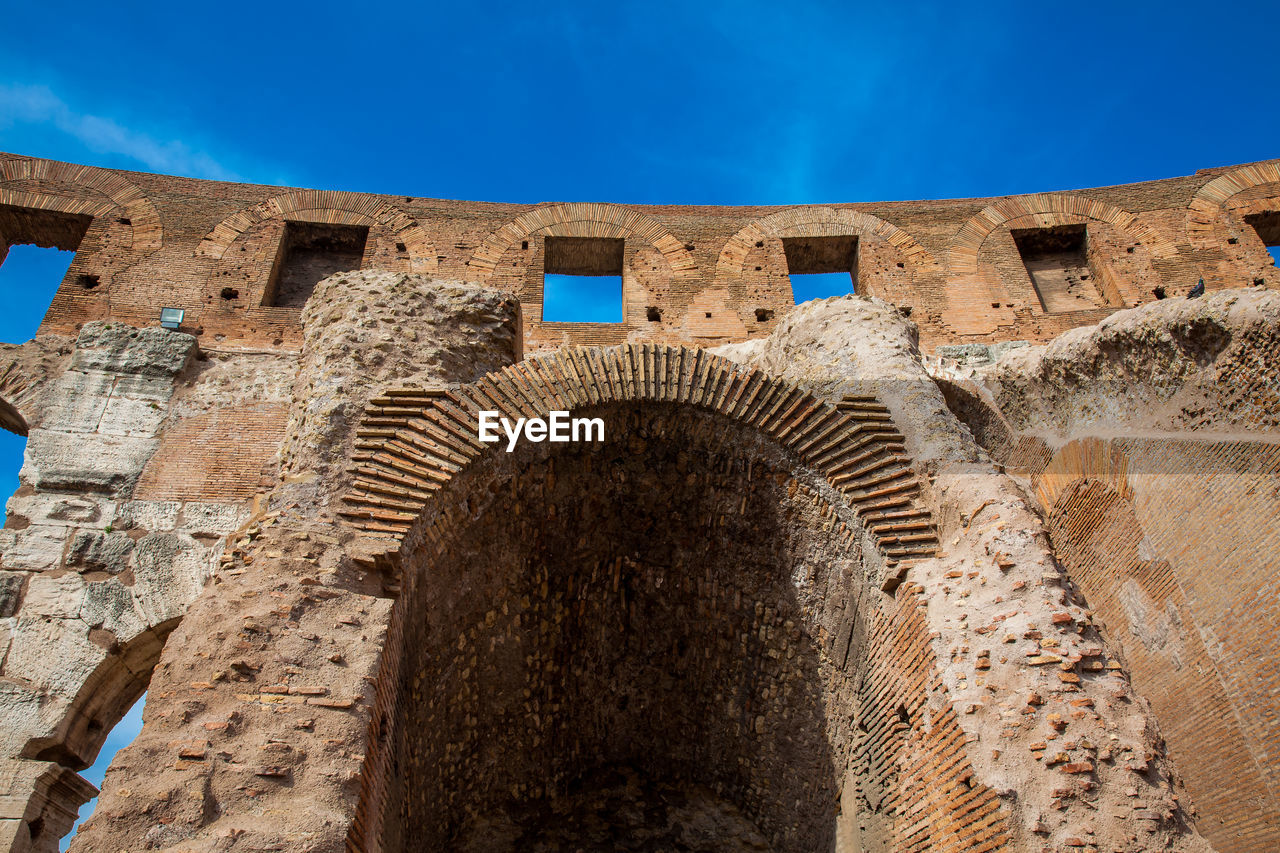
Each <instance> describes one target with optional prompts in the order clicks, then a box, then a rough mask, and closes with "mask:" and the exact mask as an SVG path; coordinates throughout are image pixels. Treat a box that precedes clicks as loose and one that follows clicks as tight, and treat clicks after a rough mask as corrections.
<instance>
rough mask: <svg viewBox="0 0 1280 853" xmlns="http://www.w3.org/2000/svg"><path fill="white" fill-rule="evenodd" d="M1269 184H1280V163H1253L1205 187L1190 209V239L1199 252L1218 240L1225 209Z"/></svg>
mask: <svg viewBox="0 0 1280 853" xmlns="http://www.w3.org/2000/svg"><path fill="white" fill-rule="evenodd" d="M1266 184H1280V160H1273V161H1271V162H1268V163H1253V164H1251V165H1249V166H1241V167H1240V168H1239V169H1232V170H1231V171H1230V172H1227V173H1225V174H1222V175H1219V176H1218V177H1216V178H1214V179H1213V180H1212V181H1209V182H1208V183H1207V184H1205V185H1204V186H1202V187H1201V188H1200V189H1199V191H1197V192H1196V194H1195V195H1194V196H1192V198H1191V203H1190V205H1188V207H1187V219H1186V229H1187V240H1188V242H1190V243H1191V245H1192V246H1193V247H1195V248H1197V249H1205V248H1209V247H1210V246H1211V245H1212V244H1213V243H1214V242H1215V241H1216V237H1215V234H1214V225H1215V223H1216V222H1217V220H1218V216H1219V215H1220V214H1221V213H1222V209H1223V208H1224V207H1225V206H1226V205H1227V204H1228V203H1230V201H1231V199H1233V198H1234V197H1235V196H1237V195H1239V194H1240V193H1242V192H1244V191H1245V190H1250V189H1253V188H1254V187H1260V186H1264V185H1266Z"/></svg>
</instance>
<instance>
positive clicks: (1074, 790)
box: [0, 155, 1280, 853]
mask: <svg viewBox="0 0 1280 853" xmlns="http://www.w3.org/2000/svg"><path fill="white" fill-rule="evenodd" d="M1278 240H1280V167H1277V165H1276V163H1274V162H1268V163H1261V164H1252V165H1249V166H1242V167H1236V168H1228V169H1215V170H1210V171H1207V172H1202V173H1198V174H1197V175H1194V176H1188V177H1184V178H1175V179H1172V180H1168V181H1158V182H1149V183H1145V184H1138V185H1132V186H1125V187H1104V188H1097V189H1091V190H1082V191H1072V192H1057V193H1043V194H1036V195H1028V196H1018V197H1010V198H993V199H969V200H953V201H922V202H900V203H868V204H828V205H801V206H795V207H787V208H767V207H734V208H712V207H675V206H625V205H616V204H604V203H582V202H574V203H548V204H539V205H514V204H489V203H472V202H454V201H439V200H431V199H419V198H412V197H404V196H377V195H371V194H362V193H351V192H327V191H313V190H293V189H287V188H286V189H282V188H279V187H264V186H250V185H238V184H227V183H217V182H204V181H195V180H188V179H180V178H171V177H165V176H156V175H145V174H134V173H123V172H114V171H111V170H100V169H91V168H88V167H80V166H71V165H68V164H61V163H54V162H50V161H43V160H37V159H32V158H25V157H20V156H15V155H0V259H2V256H3V253H4V252H5V251H7V249H8V247H9V246H10V245H14V244H20V243H37V244H40V245H59V246H65V247H66V248H76V249H77V253H76V258H75V261H74V262H73V263H72V266H71V270H70V271H69V273H68V275H67V278H66V279H65V280H64V282H63V283H62V286H61V287H60V289H59V291H58V294H57V296H56V297H55V299H54V302H53V304H52V306H51V307H50V310H49V312H48V315H47V316H46V318H45V322H44V324H43V326H42V329H41V332H42V333H41V335H40V336H39V337H38V338H37V339H36V340H35V341H32V342H30V343H28V344H25V345H22V346H20V347H12V348H6V349H5V350H3V352H2V353H0V355H3V359H4V360H3V362H2V363H0V426H4V427H6V428H10V429H14V430H15V431H23V430H29V432H30V434H31V443H30V445H29V447H28V451H29V452H28V462H27V466H26V467H25V468H24V471H23V475H22V476H23V479H22V483H23V487H22V489H21V490H20V491H19V493H18V494H17V495H15V496H14V498H13V499H12V500H11V501H10V504H9V510H10V518H9V523H8V524H7V525H6V527H5V529H4V530H2V531H0V647H3V648H0V747H2V748H3V750H4V751H3V752H0V849H8V850H10V851H15V852H16V851H20V853H53V851H54V850H55V849H57V846H58V837H57V836H58V835H60V834H61V833H63V832H64V831H65V830H66V827H67V826H68V825H69V823H70V816H71V814H72V812H73V809H74V807H75V806H76V805H78V804H79V802H81V801H83V800H84V799H85V798H86V797H87V796H88V794H89V789H88V786H87V785H85V784H84V783H83V780H81V779H80V778H79V776H78V775H77V770H78V769H79V768H81V767H83V766H85V765H86V764H88V763H89V762H90V761H91V760H92V759H93V757H94V755H95V754H96V752H97V750H98V748H99V747H100V745H101V743H102V740H103V738H104V737H105V735H106V732H107V730H109V729H110V727H111V726H112V725H113V724H114V722H115V721H116V720H118V719H119V716H120V714H121V713H123V711H124V709H125V707H127V705H128V702H129V701H130V700H131V699H132V698H133V697H135V696H137V695H138V694H139V693H140V692H141V691H142V690H143V689H147V690H149V691H150V692H149V695H150V696H151V697H152V702H151V703H150V704H149V705H148V711H147V715H146V726H145V727H144V731H143V733H142V735H140V737H139V739H138V741H137V742H136V743H135V745H134V746H133V747H131V748H130V749H129V750H126V751H125V752H123V753H122V754H121V755H120V756H119V757H118V758H117V760H116V761H115V763H114V765H113V769H112V771H111V774H109V775H108V778H107V781H106V782H105V783H104V792H103V796H102V797H101V800H100V806H99V811H98V813H97V815H96V816H95V817H94V819H93V820H92V821H91V822H90V823H89V824H88V825H87V826H86V828H85V829H84V830H82V832H81V834H80V836H79V837H78V838H77V839H76V840H75V841H74V842H73V848H72V849H73V850H77V851H85V853H89V852H90V851H106V853H115V851H119V850H134V849H168V850H171V851H173V853H178V851H182V850H190V849H225V850H229V851H237V850H244V851H249V850H254V851H256V850H268V849H269V850H280V851H290V853H302V851H307V852H308V853H313V851H334V852H335V853H336V851H338V850H341V849H343V848H344V846H345V847H346V849H349V850H355V851H361V853H375V851H379V853H402V851H405V850H409V849H415V848H417V847H431V848H432V849H453V848H457V849H483V850H492V851H505V850H519V849H614V848H619V847H624V846H628V845H630V846H631V847H635V846H637V845H638V846H639V847H640V848H642V849H650V850H658V849H671V848H673V847H682V848H683V849H690V850H711V849H717V850H723V849H740V850H759V849H776V850H780V851H781V850H795V851H801V850H803V851H811V850H824V851H826V850H831V849H840V850H863V849H866V850H881V849H886V850H887V849H893V850H913V851H921V853H923V851H926V850H956V851H961V850H964V851H974V853H977V852H978V851H993V850H999V849H1009V850H1013V849H1017V850H1039V849H1046V850H1055V851H1061V850H1068V849H1080V850H1086V851H1088V850H1095V851H1096V850H1109V851H1120V850H1126V851H1127V850H1138V849H1164V850H1169V851H1178V853H1182V851H1186V853H1191V851H1196V853H1202V852H1203V851H1205V850H1206V849H1207V848H1206V845H1205V842H1204V839H1203V838H1202V837H1201V835H1200V834H1198V833H1197V829H1196V827H1193V826H1192V821H1191V818H1190V815H1191V814H1192V813H1193V809H1194V810H1196V811H1195V813H1196V814H1198V815H1199V816H1200V827H1199V829H1200V831H1201V832H1202V833H1203V834H1204V835H1207V836H1208V837H1209V838H1210V839H1211V840H1212V841H1213V842H1214V843H1215V844H1217V846H1218V847H1219V848H1220V849H1223V850H1231V851H1235V850H1246V849H1257V848H1260V847H1264V846H1267V845H1271V846H1275V845H1276V843H1277V842H1280V835H1277V832H1280V830H1277V829H1276V827H1277V825H1278V824H1280V799H1278V798H1277V791H1276V790H1275V783H1274V779H1275V778H1277V776H1278V775H1280V767H1278V766H1277V765H1276V759H1275V757H1274V756H1277V755H1280V723H1278V722H1277V721H1278V720H1280V717H1278V716H1277V715H1276V712H1275V708H1276V701H1275V695H1276V694H1277V692H1278V691H1280V681H1277V674H1276V669H1275V667H1274V666H1273V665H1272V663H1273V658H1274V656H1273V655H1272V654H1271V652H1270V645H1271V644H1272V640H1273V638H1274V634H1275V630H1276V628H1277V626H1280V611H1277V609H1276V607H1275V606H1274V603H1275V596H1274V584H1275V580H1274V579H1275V577H1276V576H1277V575H1278V574H1280V566H1278V565H1276V561H1275V559H1274V556H1273V555H1274V554H1275V553H1276V552H1277V548H1278V547H1280V542H1277V541H1276V538H1277V533H1276V531H1277V527H1276V525H1275V523H1274V522H1275V519H1276V518H1277V517H1280V499H1277V497H1276V496H1277V494H1278V492H1277V488H1276V482H1277V478H1278V477H1280V452H1277V450H1276V448H1277V447H1278V446H1280V445H1278V444H1277V443H1276V442H1275V441H1273V440H1272V438H1273V436H1271V435H1270V433H1269V432H1268V431H1274V427H1275V426H1276V425H1277V424H1280V414H1278V410H1280V406H1278V405H1277V400H1278V399H1280V396H1277V391H1276V387H1275V383H1274V374H1275V364H1274V362H1275V357H1274V352H1275V350H1276V342H1277V335H1278V334H1280V332H1277V331H1276V330H1277V329H1278V328H1280V300H1275V298H1274V295H1272V294H1265V293H1260V292H1256V291H1257V290H1258V289H1257V288H1254V289H1253V291H1251V292H1246V291H1245V290H1243V289H1239V288H1243V287H1245V286H1249V285H1253V284H1255V283H1256V282H1257V281H1259V280H1260V281H1262V282H1263V283H1265V284H1272V283H1274V282H1272V281H1271V278H1273V277H1275V272H1274V267H1273V266H1272V265H1271V263H1270V258H1269V255H1267V252H1266V244H1268V243H1273V242H1276V241H1278ZM557 241H558V242H557ZM73 244H74V245H73ZM593 253H594V254H593ZM548 255H550V260H549V261H548ZM606 255H607V257H606ZM606 260H607V270H605V266H604V264H605V261H606ZM619 265H620V268H621V288H622V293H621V296H622V303H623V321H622V322H620V323H605V324H586V323H557V322H547V321H544V319H543V316H542V303H543V276H544V272H547V271H550V272H560V273H567V274H574V273H578V274H582V273H584V272H590V271H595V272H601V271H602V270H605V271H606V272H607V274H609V275H615V274H616V272H617V270H618V268H619ZM345 267H358V268H359V269H356V270H352V271H350V272H342V271H339V272H336V273H334V274H333V275H331V276H328V277H327V278H326V277H323V275H324V274H325V273H328V272H332V271H334V270H342V269H344V268H345ZM828 267H831V268H833V269H834V270H835V271H846V270H847V271H849V272H850V273H851V275H852V280H853V282H854V285H855V289H856V291H857V293H858V294H859V296H858V297H855V298H847V299H839V300H828V301H824V302H813V303H809V304H807V305H805V306H803V307H800V308H796V307H795V306H794V305H793V297H792V293H791V286H790V281H789V275H790V273H792V272H794V273H795V274H803V273H807V272H820V271H831V270H827V268H828ZM601 274H604V273H603V272H601ZM1200 277H1204V278H1205V280H1206V283H1207V285H1208V289H1209V291H1210V293H1209V295H1208V296H1207V297H1205V298H1204V299H1201V300H1195V301H1188V300H1185V299H1181V298H1179V299H1175V300H1169V301H1165V302H1158V301H1156V299H1157V296H1156V294H1157V293H1158V292H1164V293H1165V294H1166V295H1170V296H1175V297H1181V296H1183V295H1184V294H1185V292H1186V290H1187V289H1189V288H1190V286H1191V285H1192V284H1194V282H1195V281H1196V280H1197V279H1198V278H1200ZM1228 290H1229V291H1230V292H1219V291H1228ZM861 297H873V298H870V299H868V298H861ZM880 300H884V301H880ZM1140 303H1146V305H1145V306H1144V307H1143V308H1141V309H1140V310H1138V311H1133V312H1127V313H1126V314H1122V315H1117V314H1116V311H1117V310H1119V309H1121V308H1124V307H1128V306H1134V305H1138V304H1140ZM1237 303H1238V304H1237ZM161 306H171V307H179V308H183V309H185V310H186V311H187V317H186V321H185V323H184V327H183V329H182V330H181V331H180V332H178V333H171V332H168V331H164V330H161V329H159V328H155V326H156V320H157V314H158V310H159V308H160V307H161ZM1233 306H1234V307H1233ZM1134 316H1140V317H1146V318H1149V319H1148V320H1145V321H1143V320H1139V321H1135V320H1133V319H1132V318H1133V317H1134ZM904 317H909V318H910V321H909V322H908V321H907V320H905V319H904ZM98 319H105V320H110V321H112V322H107V323H93V322H91V321H93V320H98ZM1102 320H1106V323H1103V324H1101V325H1099V326H1098V327H1095V328H1094V329H1092V330H1080V331H1077V332H1074V333H1073V334H1071V335H1065V336H1062V337H1061V338H1060V339H1058V341H1057V343H1055V344H1054V346H1055V347H1057V349H1054V351H1053V352H1054V355H1053V357H1045V358H1043V359H1042V360H1037V359H1038V358H1040V357H1039V356H1033V355H1032V354H1031V351H1032V350H1037V351H1038V350H1039V348H1036V347H1024V348H1023V349H1021V350H1009V351H1008V356H1007V358H1008V359H1009V362H1008V363H1014V362H1017V363H1019V364H1021V365H1023V367H1022V368H1021V369H1019V370H1013V371H1011V375H1000V376H997V377H996V378H995V379H990V380H989V381H990V384H989V385H983V384H982V381H979V380H978V379H974V377H973V376H972V375H971V376H968V377H965V376H964V375H962V372H961V371H959V370H958V369H957V370H956V371H955V372H952V373H948V374H947V380H946V381H944V382H942V383H940V384H941V386H942V391H941V392H940V391H939V388H938V385H937V384H935V382H934V381H933V380H932V379H931V378H930V376H929V375H928V373H926V371H925V368H924V366H923V364H922V359H921V357H920V356H921V350H923V351H924V352H925V353H926V354H928V353H929V352H930V351H931V350H933V349H934V348H935V347H937V346H938V345H940V344H956V343H961V344H974V345H976V346H974V347H970V348H968V349H966V350H965V352H968V351H970V350H980V351H981V352H982V353H983V354H989V355H992V356H995V355H996V354H997V351H1001V352H1003V351H1004V348H1003V347H988V346H986V345H987V344H995V343H1001V342H1006V341H1012V340H1029V341H1043V340H1047V339H1049V338H1053V337H1054V336H1055V335H1058V334H1059V333H1061V332H1065V331H1068V330H1072V329H1077V328H1078V327H1081V326H1086V325H1089V324H1093V323H1097V322H1099V321H1102ZM912 324H915V325H912ZM1059 344H1060V346H1059ZM562 345H563V346H562ZM721 345H724V346H721ZM711 346H720V348H719V349H717V350H715V351H714V352H712V351H709V350H708V348H709V347H711ZM526 353H531V355H530V356H529V357H525V354H526ZM1019 353H1021V355H1019ZM1020 358H1021V359H1023V360H1022V361H1021V362H1018V359H1020ZM1055 359H1056V360H1055ZM929 363H930V364H934V365H935V366H936V367H938V369H939V370H940V371H942V366H943V362H942V361H939V360H930V362H929ZM1135 364H1138V367H1140V368H1141V370H1139V369H1138V368H1135V366H1134V365H1135ZM952 367H955V365H954V364H953V365H952ZM948 369H950V368H948ZM1170 389H1172V390H1170ZM1188 389H1190V390H1188ZM948 406H949V407H950V411H948ZM481 410H494V411H497V412H498V413H499V414H500V415H504V416H507V417H512V418H514V417H535V416H545V415H547V414H548V413H549V412H551V411H553V410H554V411H568V412H571V413H572V414H573V415H575V416H580V417H595V416H599V417H601V418H603V419H604V420H605V422H606V425H607V426H606V439H605V440H604V441H603V442H601V443H600V444H599V445H595V444H581V445H570V446H565V445H561V444H556V445H554V446H553V445H551V444H550V443H546V442H544V443H526V444H522V445H521V446H520V447H519V448H517V449H516V450H515V452H512V453H507V452H506V450H505V448H504V447H502V446H501V445H495V444H485V443H482V442H480V441H479V440H478V437H477V434H476V433H477V415H478V412H479V411H481ZM956 415H958V416H959V418H960V420H957V417H956ZM961 421H964V422H965V423H968V424H969V426H970V428H971V431H965V430H964V429H963V427H962V425H961ZM1244 430H1252V431H1253V432H1252V433H1251V434H1245V433H1243V432H1242V431H1244ZM975 439H976V441H975ZM984 448H985V451H984ZM991 457H995V459H996V460H997V462H999V463H1000V464H999V465H998V464H996V463H995V462H993V461H992V458H991ZM1001 465H1003V466H1006V467H1007V469H1008V471H1009V472H1011V473H1012V474H1013V475H1014V476H1012V477H1011V476H1008V475H1007V474H1006V470H1005V468H1002V467H1000V466H1001ZM1015 477H1017V478H1021V479H1022V481H1021V482H1018V481H1017V480H1016V479H1015ZM1036 500H1039V502H1040V505H1041V507H1040V508H1041V509H1042V510H1043V511H1044V516H1043V518H1041V517H1037V516H1036V515H1035V512H1034V511H1033V510H1034V506H1033V504H1034V502H1035V501H1036ZM1051 537H1052V541H1051ZM224 546H225V548H224ZM1147 702H1149V703H1150V707H1148V704H1147ZM1166 743H1167V751H1166ZM1175 767H1176V769H1177V775H1178V776H1180V777H1181V778H1182V779H1184V780H1185V781H1186V786H1187V792H1189V795H1190V796H1186V795H1185V793H1187V792H1183V790H1182V789H1181V788H1179V787H1178V785H1177V784H1176V783H1175V781H1174V778H1173V777H1174V769H1175ZM538 845H543V848H539V847H538Z"/></svg>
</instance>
